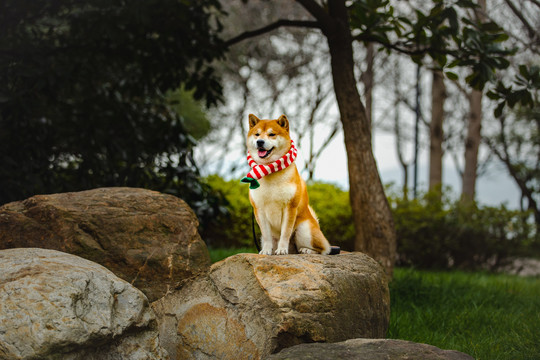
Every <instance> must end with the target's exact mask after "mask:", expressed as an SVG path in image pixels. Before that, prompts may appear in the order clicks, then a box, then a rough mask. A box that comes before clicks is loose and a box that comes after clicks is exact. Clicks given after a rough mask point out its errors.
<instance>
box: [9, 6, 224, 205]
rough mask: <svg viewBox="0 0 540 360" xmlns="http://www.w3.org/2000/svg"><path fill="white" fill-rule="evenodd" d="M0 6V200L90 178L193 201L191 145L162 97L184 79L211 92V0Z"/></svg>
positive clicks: (201, 93)
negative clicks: (170, 194) (157, 191)
mask: <svg viewBox="0 0 540 360" xmlns="http://www.w3.org/2000/svg"><path fill="white" fill-rule="evenodd" d="M2 7H3V10H2V12H0V49H1V50H0V163H1V164H2V166H1V167H0V203H5V202H7V201H12V200H18V199H22V198H25V197H27V196H30V195H33V194H36V193H50V192H60V191H74V190H82V189H88V188H93V187H99V186H140V187H149V188H153V189H156V190H160V191H168V192H173V193H182V195H183V198H185V199H186V200H188V201H189V200H190V199H198V200H200V199H201V197H202V196H203V193H204V189H203V188H202V187H201V186H200V185H199V184H198V181H197V171H196V168H195V166H194V164H193V162H192V160H191V148H192V146H193V141H192V139H191V138H190V136H189V135H188V134H187V132H186V130H185V128H184V126H183V121H184V119H183V118H182V116H180V115H179V114H178V113H177V112H175V111H173V110H172V109H171V107H170V106H169V104H168V102H167V98H166V96H165V95H164V94H166V92H167V91H168V90H172V89H176V88H179V87H180V85H181V84H184V86H185V88H186V89H188V90H192V91H193V94H194V96H195V97H196V98H198V99H203V98H204V99H206V101H207V102H208V103H215V102H216V101H217V100H218V99H219V96H220V94H221V87H220V85H219V81H218V79H217V77H216V76H215V75H214V73H213V71H212V68H211V67H210V66H209V65H208V64H209V62H210V61H212V60H214V59H216V58H219V57H220V56H221V55H222V49H223V48H222V43H221V41H220V39H219V36H218V35H219V31H220V30H221V28H220V24H219V20H218V15H219V14H220V10H219V9H220V5H219V2H218V1H217V0H202V1H177V0H164V1H161V0H160V1H157V0H150V1H137V0H131V1H127V2H126V1H119V0H113V1H100V0H89V1H85V2H78V1H66V0H51V1H37V2H36V1H31V0H6V1H4V2H3V5H2ZM181 111H182V110H180V112H181Z"/></svg>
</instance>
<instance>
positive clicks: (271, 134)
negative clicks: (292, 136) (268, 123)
mask: <svg viewBox="0 0 540 360" xmlns="http://www.w3.org/2000/svg"><path fill="white" fill-rule="evenodd" d="M268 136H270V137H274V136H276V134H274V133H270V134H268Z"/></svg>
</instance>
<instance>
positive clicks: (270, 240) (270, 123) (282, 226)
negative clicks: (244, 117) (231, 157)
mask: <svg viewBox="0 0 540 360" xmlns="http://www.w3.org/2000/svg"><path fill="white" fill-rule="evenodd" d="M249 127H250V128H249V132H248V134H247V147H248V150H249V152H250V154H251V157H252V158H253V160H254V161H255V162H256V163H257V164H269V163H271V162H273V161H276V160H277V159H279V158H281V157H282V156H283V155H284V154H286V153H287V152H288V151H289V149H290V147H291V145H290V134H289V120H288V119H287V117H286V116H285V115H282V116H280V117H279V118H278V119H276V120H260V119H259V118H257V117H256V116H255V115H253V114H250V115H249ZM257 140H263V141H264V144H265V147H264V151H266V150H268V149H271V150H270V153H269V155H268V156H264V157H262V158H261V157H260V156H259V155H258V150H257V149H258V148H259V146H258V145H257ZM260 143H261V142H260ZM259 183H260V187H259V188H257V189H253V190H250V192H249V198H250V201H251V205H252V206H253V209H254V211H255V217H256V219H257V223H258V224H259V227H260V229H261V233H262V238H261V244H262V250H261V252H260V253H261V254H266V255H271V254H277V255H283V254H288V250H289V242H290V239H291V237H292V235H293V234H294V235H295V243H296V248H297V250H298V252H299V253H307V254H309V253H321V254H328V253H329V252H330V244H329V243H328V241H327V240H326V238H325V237H324V235H323V233H322V232H321V229H320V227H319V222H318V220H317V217H316V215H315V213H314V211H313V210H312V209H311V207H310V206H309V197H308V193H307V189H306V184H305V182H304V180H303V179H302V177H301V176H300V174H299V173H298V169H297V168H296V165H295V163H293V164H291V165H290V166H289V167H288V168H286V169H284V170H281V171H278V172H275V173H272V174H269V175H267V176H265V177H263V178H262V179H260V180H259Z"/></svg>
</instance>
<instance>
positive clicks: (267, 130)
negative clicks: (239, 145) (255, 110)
mask: <svg viewBox="0 0 540 360" xmlns="http://www.w3.org/2000/svg"><path fill="white" fill-rule="evenodd" d="M247 148H248V150H249V153H250V154H251V157H252V158H253V160H254V161H255V162H256V163H257V164H269V163H271V162H273V161H276V160H278V159H279V158H281V157H282V156H283V155H285V154H286V153H287V151H289V149H290V148H291V137H290V135H289V120H288V119H287V117H286V116H285V115H281V116H280V117H279V118H278V119H275V120H261V119H259V118H258V117H256V116H255V115H253V114H249V132H248V135H247Z"/></svg>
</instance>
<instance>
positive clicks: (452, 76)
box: [444, 71, 459, 81]
mask: <svg viewBox="0 0 540 360" xmlns="http://www.w3.org/2000/svg"><path fill="white" fill-rule="evenodd" d="M444 74H445V75H446V77H447V78H448V79H450V80H452V81H457V80H458V79H459V77H458V75H457V74H456V73H454V72H450V71H446V72H445V73H444Z"/></svg>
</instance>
